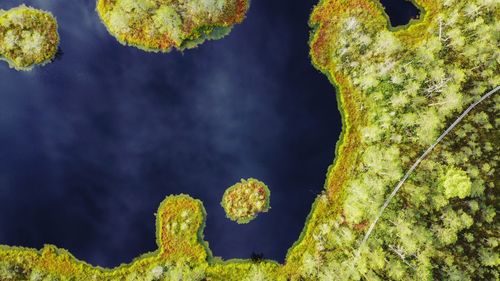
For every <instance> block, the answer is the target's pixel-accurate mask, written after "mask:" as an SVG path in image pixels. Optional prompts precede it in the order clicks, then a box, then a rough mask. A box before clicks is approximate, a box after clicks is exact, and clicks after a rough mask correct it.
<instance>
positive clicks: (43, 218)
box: [0, 0, 341, 267]
mask: <svg viewBox="0 0 500 281" xmlns="http://www.w3.org/2000/svg"><path fill="white" fill-rule="evenodd" d="M316 2H317V1H316V0H307V1H305V0H303V1H289V0H274V1H262V0H254V1H252V7H251V9H250V12H249V14H248V18H247V20H246V21H245V22H244V23H243V24H241V25H238V26H236V27H235V29H234V30H233V32H232V33H231V34H230V35H229V36H228V37H226V38H225V39H222V40H220V41H213V42H207V43H205V44H204V45H202V46H201V47H199V48H198V49H195V50H188V51H185V53H184V54H181V53H177V52H174V53H170V54H152V53H145V52H143V51H140V50H137V49H135V48H130V47H124V46H121V45H120V44H118V43H117V42H116V40H115V39H114V38H113V37H111V36H110V35H109V34H108V33H107V32H106V31H105V28H104V27H103V26H102V24H101V23H100V22H99V19H98V17H97V15H96V13H95V12H94V6H95V2H94V1H93V0H85V1H82V0H80V1H64V0H52V1H46V0H38V1H35V0H33V1H26V3H27V4H29V5H32V6H35V7H39V8H43V9H46V10H49V11H52V12H53V13H54V15H55V16H56V17H57V19H58V21H59V25H60V34H61V38H62V42H61V48H62V50H63V53H64V55H62V57H61V58H60V59H59V60H57V61H56V62H54V63H52V64H49V65H47V66H46V67H43V68H37V69H35V70H34V71H32V72H28V73H22V72H16V71H13V70H10V69H8V67H7V66H6V64H5V63H2V64H0V244H7V245H21V246H26V247H35V248H40V247H42V246H43V244H45V243H51V244H55V245H57V246H59V247H63V248H66V249H68V250H70V251H71V252H72V253H73V254H74V255H75V256H76V257H77V258H79V259H82V260H85V261H88V262H90V263H91V264H94V265H101V266H106V267H112V266H116V265H118V264H120V263H122V262H130V261H131V260H132V259H133V258H134V257H136V256H137V255H139V254H141V253H144V252H146V251H153V250H155V249H156V244H155V225H154V223H155V217H154V213H155V212H156V210H157V208H158V205H159V203H160V202H161V201H162V199H163V198H164V197H165V196H167V195H170V194H179V193H187V194H189V195H191V196H193V197H195V198H199V199H201V200H202V201H203V202H204V205H205V208H206V209H207V213H208V218H207V226H206V229H205V239H206V240H207V241H208V242H209V243H210V248H211V249H212V251H213V253H214V255H216V256H222V257H224V258H249V257H250V255H251V253H252V252H257V253H263V254H264V257H265V258H272V259H276V260H278V261H283V258H284V256H285V254H286V251H287V249H288V248H289V247H290V246H291V245H292V244H293V242H294V241H295V240H296V239H297V238H298V237H299V234H300V231H301V230H302V228H303V226H304V222H305V219H306V216H307V214H308V213H309V211H310V207H311V204H312V202H313V200H314V198H315V196H316V194H318V193H319V192H320V191H321V190H322V188H323V183H324V180H325V173H326V170H327V167H328V165H329V164H331V163H332V161H333V154H334V146H335V142H336V141H337V139H338V136H339V134H340V130H341V128H340V126H341V120H340V116H339V113H338V110H337V105H336V100H335V95H334V90H333V87H332V86H331V85H330V84H329V82H328V80H327V79H326V78H325V77H324V75H322V74H321V73H319V72H317V71H316V70H315V69H314V68H313V67H312V66H311V64H310V58H309V56H308V46H307V41H308V36H309V28H308V26H307V20H308V17H309V13H310V11H311V9H312V7H313V5H314V4H315V3H316ZM19 3H20V2H19V1H17V0H16V1H14V0H4V1H2V2H1V4H0V8H3V9H7V8H10V7H14V6H15V5H18V4H19ZM248 177H256V178H258V179H260V180H262V181H264V182H265V183H267V185H268V186H269V187H270V188H271V191H272V195H271V206H272V209H271V210H270V211H269V213H266V214H263V215H261V216H259V217H258V218H257V219H256V220H255V221H253V222H251V223H250V224H248V225H238V224H236V223H234V222H231V221H229V220H227V219H226V218H225V215H224V212H223V209H222V208H221V207H220V205H219V202H220V199H221V197H222V194H223V192H224V190H225V189H226V188H227V187H228V186H230V185H232V184H234V183H235V182H237V181H239V180H240V178H248Z"/></svg>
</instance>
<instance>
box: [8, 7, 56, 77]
mask: <svg viewBox="0 0 500 281" xmlns="http://www.w3.org/2000/svg"><path fill="white" fill-rule="evenodd" d="M58 46H59V34H58V33H57V22H56V19H55V18H54V16H52V14H50V13H49V12H45V11H41V10H38V9H35V8H30V7H27V6H24V5H21V6H19V7H17V8H13V9H10V10H8V11H5V10H0V59H3V60H5V61H7V62H8V63H9V66H10V67H12V68H15V69H17V70H30V69H32V68H33V66H35V65H43V64H45V63H48V62H50V61H51V60H52V59H54V57H55V55H56V53H57V48H58Z"/></svg>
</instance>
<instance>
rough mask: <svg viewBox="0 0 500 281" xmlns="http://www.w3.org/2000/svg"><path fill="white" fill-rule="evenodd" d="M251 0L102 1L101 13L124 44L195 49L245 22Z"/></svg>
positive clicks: (146, 48)
mask: <svg viewBox="0 0 500 281" xmlns="http://www.w3.org/2000/svg"><path fill="white" fill-rule="evenodd" d="M248 8H249V1H248V0H189V1H180V0H175V1H168V2H165V1H161V0H137V1H135V0H134V1H132V0H114V1H109V0H99V1H98V3H97V11H98V13H99V16H100V17H101V19H102V21H103V23H104V24H105V25H106V27H107V29H108V31H109V32H110V33H111V34H112V35H113V36H115V37H116V38H117V39H118V41H120V42H121V43H123V44H126V45H131V46H135V47H138V48H140V49H143V50H148V51H162V52H168V51H170V49H171V48H176V49H179V50H183V49H186V48H193V47H195V46H197V45H198V44H201V43H202V42H203V41H205V40H207V39H219V38H221V37H223V36H224V35H226V34H228V33H229V32H230V30H231V28H232V26H233V25H235V24H238V23H240V22H242V21H243V19H244V18H245V13H246V11H247V10H248Z"/></svg>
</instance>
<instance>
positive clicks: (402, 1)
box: [380, 0, 420, 27]
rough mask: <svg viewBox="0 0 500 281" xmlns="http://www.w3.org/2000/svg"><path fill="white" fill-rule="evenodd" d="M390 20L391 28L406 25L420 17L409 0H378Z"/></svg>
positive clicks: (417, 10)
mask: <svg viewBox="0 0 500 281" xmlns="http://www.w3.org/2000/svg"><path fill="white" fill-rule="evenodd" d="M380 3H382V5H383V6H384V7H385V12H386V13H387V15H388V16H389V18H390V21H391V26H392V27H398V26H401V25H405V24H408V23H409V22H410V20H411V19H417V18H418V17H419V16H420V10H419V9H418V8H417V7H416V6H415V5H414V4H413V3H412V2H411V1H410V0H380Z"/></svg>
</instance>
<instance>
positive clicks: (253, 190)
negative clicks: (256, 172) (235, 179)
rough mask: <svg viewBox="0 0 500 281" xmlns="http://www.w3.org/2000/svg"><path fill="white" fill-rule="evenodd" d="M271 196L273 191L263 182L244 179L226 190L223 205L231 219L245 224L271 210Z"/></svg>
mask: <svg viewBox="0 0 500 281" xmlns="http://www.w3.org/2000/svg"><path fill="white" fill-rule="evenodd" d="M270 197H271V192H270V191H269V188H268V187H267V186H266V185H265V184H264V183H263V182H261V181H259V180H256V179H253V178H250V179H248V180H244V179H242V180H241V182H239V183H236V184H235V185H233V186H231V187H229V188H228V189H227V190H226V191H225V192H224V196H223V197H222V201H221V205H222V207H223V208H224V211H225V212H226V216H227V217H228V218H229V219H230V220H233V221H236V222H237V223H239V224H245V223H249V222H250V221H252V220H253V219H255V218H256V217H257V215H258V214H259V213H263V212H267V211H268V210H269V208H270V206H269V205H270V204H269V202H270Z"/></svg>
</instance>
